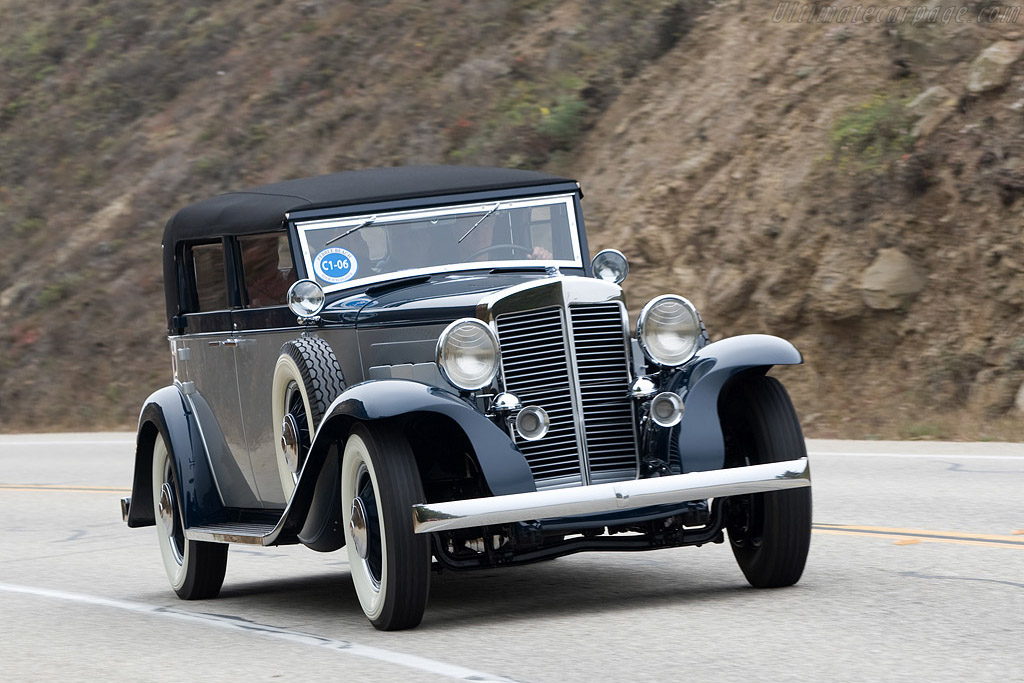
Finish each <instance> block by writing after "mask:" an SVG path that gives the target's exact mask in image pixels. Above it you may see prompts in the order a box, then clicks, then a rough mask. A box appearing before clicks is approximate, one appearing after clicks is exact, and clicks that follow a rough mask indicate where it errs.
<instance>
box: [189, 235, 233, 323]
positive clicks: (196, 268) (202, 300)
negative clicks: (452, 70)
mask: <svg viewBox="0 0 1024 683" xmlns="http://www.w3.org/2000/svg"><path fill="white" fill-rule="evenodd" d="M191 252H192V257H191V262H192V267H193V273H192V274H193V276H194V278H195V279H194V282H195V288H196V291H195V293H196V298H195V300H194V304H195V310H193V311H191V312H192V313H206V312H208V311H223V310H225V309H226V308H228V287H227V271H226V269H225V264H224V245H222V244H221V243H220V242H217V243H216V244H196V245H193V246H192V247H191Z"/></svg>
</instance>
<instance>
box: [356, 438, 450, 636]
mask: <svg viewBox="0 0 1024 683" xmlns="http://www.w3.org/2000/svg"><path fill="white" fill-rule="evenodd" d="M423 501H424V496H423V486H422V484H421V483H420V476H419V470H418V469H417V468H416V461H415V459H414V458H413V454H412V449H411V448H409V443H408V442H407V441H406V439H405V437H404V436H402V434H401V433H400V432H397V431H393V430H388V429H386V428H384V427H382V426H377V425H357V426H356V428H355V429H353V431H352V434H351V436H349V438H348V442H347V443H346V444H345V454H344V456H343V459H342V464H341V510H342V516H343V521H344V525H345V545H346V550H347V552H348V560H349V567H350V569H351V572H352V583H353V585H354V586H355V589H356V595H357V596H358V597H359V604H360V606H361V607H362V608H363V613H364V614H366V618H367V619H369V620H370V623H372V624H373V625H374V626H375V627H376V628H378V629H380V630H382V631H396V630H399V629H405V628H412V627H414V626H416V625H418V624H419V623H420V620H421V619H422V618H423V612H424V610H425V609H426V606H427V595H428V593H429V589H430V538H429V536H427V535H426V534H414V533H413V527H412V510H411V506H412V505H413V504H415V503H421V502H423Z"/></svg>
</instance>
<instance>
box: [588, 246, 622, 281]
mask: <svg viewBox="0 0 1024 683" xmlns="http://www.w3.org/2000/svg"><path fill="white" fill-rule="evenodd" d="M591 268H593V271H594V276H595V277H597V278H599V279H601V280H605V281H607V282H614V283H615V284H619V283H621V282H622V281H623V280H625V279H626V276H627V275H629V262H628V261H627V260H626V257H625V256H623V255H622V252H621V251H618V250H617V249H605V250H603V251H599V252H598V253H597V256H595V257H594V260H593V261H592V262H591Z"/></svg>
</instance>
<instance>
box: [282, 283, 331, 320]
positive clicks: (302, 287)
mask: <svg viewBox="0 0 1024 683" xmlns="http://www.w3.org/2000/svg"><path fill="white" fill-rule="evenodd" d="M323 307H324V290H323V288H322V287H320V285H318V284H317V283H316V282H314V281H313V280H299V281H298V282H295V283H293V284H292V286H291V287H289V288H288V308H289V310H291V312H292V313H294V314H295V315H297V316H299V317H300V318H312V317H313V316H314V315H317V314H319V313H320V311H322V310H323Z"/></svg>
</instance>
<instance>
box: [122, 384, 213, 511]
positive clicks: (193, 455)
mask: <svg viewBox="0 0 1024 683" xmlns="http://www.w3.org/2000/svg"><path fill="white" fill-rule="evenodd" d="M159 435H163V438H164V441H165V443H166V444H167V450H168V452H169V454H170V457H171V461H172V462H173V463H174V467H175V470H176V474H177V477H178V484H179V486H180V488H181V491H180V492H179V493H180V495H181V507H182V517H183V519H182V522H183V525H184V527H185V528H186V529H187V528H190V527H193V526H197V525H201V524H204V523H206V522H207V521H209V520H210V519H213V518H216V517H217V515H219V514H220V513H221V511H222V509H223V505H222V503H221V500H220V495H219V494H218V493H217V487H216V484H215V483H214V480H213V475H212V474H211V472H210V465H209V460H208V459H207V457H206V449H205V447H204V446H203V440H202V438H201V436H200V434H199V428H198V426H197V425H196V420H195V416H194V415H193V414H192V411H191V409H190V408H189V405H188V401H186V399H185V397H184V396H183V395H182V393H181V390H180V389H179V388H178V387H177V386H169V387H164V388H163V389H159V390H157V391H155V392H154V393H153V394H151V395H150V397H149V398H147V399H146V401H145V403H143V406H142V412H141V413H140V414H139V429H138V433H137V435H136V440H135V472H134V475H133V478H132V504H131V506H130V507H129V509H128V519H127V523H128V526H129V527H142V526H152V525H153V524H155V519H154V515H153V445H154V444H155V443H156V439H157V438H158V437H159Z"/></svg>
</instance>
